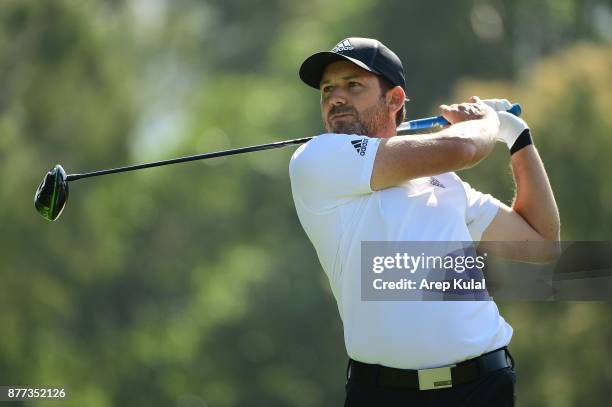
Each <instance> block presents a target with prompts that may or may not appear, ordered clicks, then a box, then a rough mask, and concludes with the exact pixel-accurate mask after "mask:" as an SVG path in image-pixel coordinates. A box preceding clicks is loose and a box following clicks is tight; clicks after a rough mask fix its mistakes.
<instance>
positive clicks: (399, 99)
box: [387, 86, 406, 114]
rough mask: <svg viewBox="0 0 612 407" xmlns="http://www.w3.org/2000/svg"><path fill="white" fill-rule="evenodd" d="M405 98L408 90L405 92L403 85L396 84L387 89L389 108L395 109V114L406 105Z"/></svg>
mask: <svg viewBox="0 0 612 407" xmlns="http://www.w3.org/2000/svg"><path fill="white" fill-rule="evenodd" d="M405 100H406V92H404V89H402V87H401V86H395V87H393V88H391V89H389V90H388V91H387V104H388V106H389V109H390V110H392V111H393V114H395V113H397V111H398V110H400V109H401V108H402V106H404V102H405Z"/></svg>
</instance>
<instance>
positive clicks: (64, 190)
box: [34, 103, 521, 221]
mask: <svg viewBox="0 0 612 407" xmlns="http://www.w3.org/2000/svg"><path fill="white" fill-rule="evenodd" d="M508 113H512V114H514V115H515V116H520V115H521V106H520V105H519V104H518V103H517V104H514V105H512V107H511V108H510V109H509V110H508ZM448 124H450V123H449V122H448V121H447V120H446V119H444V118H443V117H442V116H436V117H428V118H424V119H416V120H411V121H408V122H404V123H402V124H401V125H400V126H399V127H398V128H397V130H398V132H406V131H411V130H421V129H428V128H432V127H436V126H446V125H448ZM311 139H312V137H304V138H298V139H294V140H286V141H278V142H275V143H268V144H260V145H256V146H250V147H242V148H236V149H232V150H224V151H216V152H212V153H204V154H197V155H192V156H187V157H180V158H173V159H170V160H163V161H155V162H151V163H145V164H136V165H130V166H127V167H119V168H111V169H108V170H100V171H93V172H87V173H83V174H66V171H64V169H63V168H62V166H61V165H59V164H58V165H56V166H55V167H54V168H53V169H51V170H50V171H49V172H48V173H47V175H45V177H44V178H43V180H42V182H41V183H40V185H39V186H38V189H36V193H35V194H34V206H35V207H36V210H37V211H38V213H40V214H41V215H42V216H43V217H44V218H45V219H47V220H50V221H54V220H56V219H57V218H58V217H59V216H60V215H61V214H62V211H63V210H64V207H65V206H66V200H67V199H68V182H70V181H76V180H78V179H82V178H89V177H97V176H100V175H107V174H114V173H118V172H127V171H134V170H141V169H144V168H151V167H159V166H162V165H169V164H177V163H182V162H187V161H195V160H205V159H207V158H214V157H223V156H227V155H234V154H243V153H250V152H252V151H260V150H269V149H273V148H280V147H285V146H288V145H293V144H303V143H306V142H307V141H309V140H311Z"/></svg>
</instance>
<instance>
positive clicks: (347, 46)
mask: <svg viewBox="0 0 612 407" xmlns="http://www.w3.org/2000/svg"><path fill="white" fill-rule="evenodd" d="M352 49H354V48H353V46H352V45H351V43H350V42H349V40H348V39H347V40H342V41H341V42H339V43H338V44H336V46H335V47H333V48H332V50H331V52H340V51H350V50H352Z"/></svg>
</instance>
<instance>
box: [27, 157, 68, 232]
mask: <svg viewBox="0 0 612 407" xmlns="http://www.w3.org/2000/svg"><path fill="white" fill-rule="evenodd" d="M66 178H67V176H66V171H64V169H63V168H62V166H61V165H59V164H58V165H56V166H55V167H54V168H53V169H52V170H51V171H49V172H48V173H47V175H45V178H44V179H43V180H42V182H41V183H40V185H39V186H38V189H37V190H36V194H35V195H34V206H36V210H37V211H38V213H40V214H41V216H42V217H43V218H45V219H47V220H51V221H53V220H56V219H57V218H58V217H59V216H60V215H61V213H62V210H63V209H64V206H65V205H66V200H67V199H68V181H67V180H66Z"/></svg>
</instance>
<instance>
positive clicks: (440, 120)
mask: <svg viewBox="0 0 612 407" xmlns="http://www.w3.org/2000/svg"><path fill="white" fill-rule="evenodd" d="M507 112H508V113H512V114H513V115H515V116H520V115H521V113H522V110H521V105H520V104H518V103H515V104H513V105H512V107H511V108H510V109H508V110H507ZM449 124H450V123H449V122H448V121H447V120H446V119H445V118H444V117H442V116H436V117H427V118H425V119H417V120H410V121H408V122H404V123H402V124H400V125H399V127H398V128H397V131H406V130H421V129H430V128H432V127H435V126H448V125H449Z"/></svg>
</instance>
